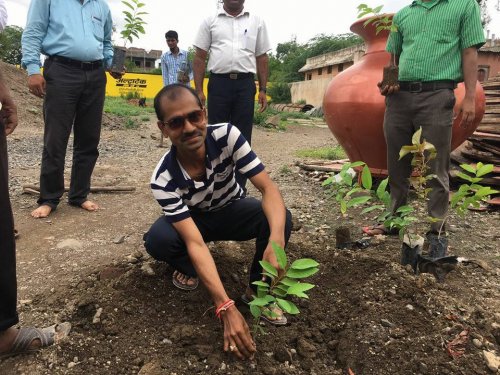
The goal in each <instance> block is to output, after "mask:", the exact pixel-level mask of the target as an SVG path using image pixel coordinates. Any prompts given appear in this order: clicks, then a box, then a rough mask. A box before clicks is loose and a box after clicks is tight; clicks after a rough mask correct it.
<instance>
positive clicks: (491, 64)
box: [477, 52, 500, 79]
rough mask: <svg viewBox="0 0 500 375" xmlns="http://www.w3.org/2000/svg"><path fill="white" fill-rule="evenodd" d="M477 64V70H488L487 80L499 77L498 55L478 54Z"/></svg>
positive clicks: (499, 57) (499, 63)
mask: <svg viewBox="0 0 500 375" xmlns="http://www.w3.org/2000/svg"><path fill="white" fill-rule="evenodd" d="M477 64H478V66H479V68H481V66H485V67H488V68H489V75H488V77H486V78H487V79H488V78H493V77H495V76H497V75H500V53H492V52H488V53H485V52H479V54H478V57H477Z"/></svg>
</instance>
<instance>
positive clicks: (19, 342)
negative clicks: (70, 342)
mask: <svg viewBox="0 0 500 375" xmlns="http://www.w3.org/2000/svg"><path fill="white" fill-rule="evenodd" d="M70 330H71V324H70V323H68V322H66V323H60V324H55V325H53V326H50V327H47V328H34V327H23V328H20V329H19V332H18V333H17V336H16V338H15V340H14V343H13V344H12V348H11V349H10V350H9V351H8V352H5V353H2V354H0V360H2V359H5V358H9V357H13V356H15V355H18V354H29V353H34V352H37V351H38V350H40V349H41V348H46V347H47V346H50V345H52V344H54V343H58V342H60V341H61V340H63V339H64V338H66V337H67V336H68V334H69V331H70ZM34 340H40V346H37V347H32V346H31V344H32V343H33V341H34Z"/></svg>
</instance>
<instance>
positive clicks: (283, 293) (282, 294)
mask: <svg viewBox="0 0 500 375" xmlns="http://www.w3.org/2000/svg"><path fill="white" fill-rule="evenodd" d="M273 293H274V294H275V295H276V296H278V297H282V298H284V297H286V296H287V294H288V292H286V291H284V290H282V289H278V288H277V287H276V288H274V289H273Z"/></svg>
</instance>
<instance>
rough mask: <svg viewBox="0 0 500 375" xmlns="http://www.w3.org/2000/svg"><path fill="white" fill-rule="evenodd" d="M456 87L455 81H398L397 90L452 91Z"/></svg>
mask: <svg viewBox="0 0 500 375" xmlns="http://www.w3.org/2000/svg"><path fill="white" fill-rule="evenodd" d="M456 87H457V83H456V82H455V81H427V82H422V81H399V89H400V90H401V91H409V92H422V91H436V90H445V89H449V90H454V89H455V88H456Z"/></svg>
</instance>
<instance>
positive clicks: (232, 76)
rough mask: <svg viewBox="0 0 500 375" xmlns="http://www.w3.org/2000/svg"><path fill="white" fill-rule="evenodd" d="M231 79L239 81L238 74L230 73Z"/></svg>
mask: <svg viewBox="0 0 500 375" xmlns="http://www.w3.org/2000/svg"><path fill="white" fill-rule="evenodd" d="M229 78H230V79H238V73H229Z"/></svg>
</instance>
